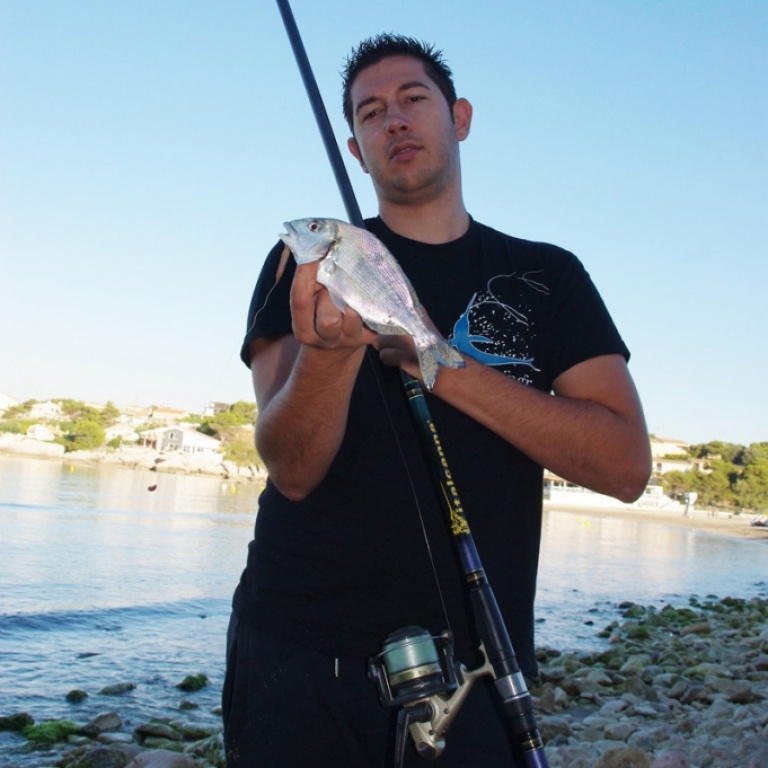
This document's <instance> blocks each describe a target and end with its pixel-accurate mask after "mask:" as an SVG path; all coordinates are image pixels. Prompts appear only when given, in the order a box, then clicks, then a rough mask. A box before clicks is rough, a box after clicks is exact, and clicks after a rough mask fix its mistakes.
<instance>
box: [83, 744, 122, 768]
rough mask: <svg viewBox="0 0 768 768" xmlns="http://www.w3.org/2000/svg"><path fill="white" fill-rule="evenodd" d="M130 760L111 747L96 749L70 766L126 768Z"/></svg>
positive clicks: (90, 750)
mask: <svg viewBox="0 0 768 768" xmlns="http://www.w3.org/2000/svg"><path fill="white" fill-rule="evenodd" d="M128 760H129V758H128V757H127V756H126V755H124V754H122V753H121V752H117V751H115V750H113V749H110V748H109V747H94V748H93V749H89V750H88V751H87V752H86V753H85V754H84V755H83V756H82V757H80V758H79V759H78V760H76V761H75V762H74V763H71V764H70V768H125V766H126V765H127V764H128Z"/></svg>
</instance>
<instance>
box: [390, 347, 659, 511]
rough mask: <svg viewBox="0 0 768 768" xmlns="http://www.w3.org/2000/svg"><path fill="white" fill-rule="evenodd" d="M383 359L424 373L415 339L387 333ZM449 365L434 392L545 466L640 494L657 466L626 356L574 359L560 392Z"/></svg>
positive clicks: (582, 481) (597, 486) (606, 488)
mask: <svg viewBox="0 0 768 768" xmlns="http://www.w3.org/2000/svg"><path fill="white" fill-rule="evenodd" d="M376 346H377V348H379V349H380V351H381V356H382V361H383V362H384V363H386V364H388V365H398V366H400V367H402V368H403V370H405V371H406V372H407V373H409V374H410V375H412V376H419V369H418V364H417V363H416V361H415V357H413V356H412V353H411V349H410V346H411V345H410V344H409V342H408V341H407V340H405V339H402V338H400V337H380V339H379V341H378V342H377V344H376ZM466 363H467V366H466V368H462V369H458V370H452V369H448V368H441V369H440V373H439V374H438V377H437V382H436V384H435V387H434V389H433V394H435V395H437V396H438V397H441V398H442V399H443V400H445V401H446V402H449V403H450V404H451V405H453V406H454V407H456V408H458V409H459V410H460V411H463V412H464V413H466V414H467V415H468V416H471V417H472V418H473V419H475V421H478V422H480V423H481V424H483V425H485V426H486V427H488V428H489V429H491V430H493V431H494V432H496V433H497V434H498V435H500V436H501V437H503V438H504V439H505V440H507V441H508V442H510V443H511V444H512V445H514V446H515V447H516V448H518V449H519V450H521V451H522V452H523V453H525V454H526V455H527V456H529V457H530V458H532V459H533V460H534V461H536V462H537V463H538V464H541V465H542V466H544V467H547V468H548V469H550V470H552V471H553V472H555V473H557V474H558V475H560V476H561V477H563V478H566V479H567V480H570V481H571V482H574V483H577V484H579V485H583V486H585V487H586V488H591V489H592V490H595V491H598V492H600V493H605V494H608V495H610V496H614V497H616V498H618V499H621V500H622V501H632V500H634V499H636V498H637V497H638V496H639V495H640V494H641V493H642V492H643V489H644V488H645V485H646V483H647V482H648V477H649V475H650V470H651V457H650V445H649V441H648V433H647V431H646V427H645V419H644V417H643V411H642V406H641V405H640V400H639V398H638V395H637V391H636V389H635V385H634V383H633V381H632V378H631V376H630V374H629V371H628V369H627V365H626V362H625V361H624V358H623V357H621V356H620V355H604V356H601V357H596V358H592V359H591V360H586V361H584V362H583V363H579V364H578V365H574V366H573V367H572V368H570V369H569V370H567V371H565V372H564V373H563V374H562V375H560V376H559V377H558V378H557V379H556V380H555V382H554V385H553V389H554V392H555V395H549V394H545V393H543V392H541V391H539V390H536V389H533V388H531V387H527V386H525V385H523V384H520V383H519V382H517V381H515V380H513V379H510V378H509V377H507V376H504V375H503V374H501V373H499V372H498V371H495V370H493V369H492V368H489V367H487V366H484V365H481V364H480V363H478V362H476V361H474V360H471V359H468V358H467V359H466Z"/></svg>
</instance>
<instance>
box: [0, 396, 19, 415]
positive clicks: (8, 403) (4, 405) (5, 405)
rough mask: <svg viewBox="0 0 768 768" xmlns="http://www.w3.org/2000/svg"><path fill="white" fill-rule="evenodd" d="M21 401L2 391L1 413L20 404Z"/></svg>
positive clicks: (0, 397)
mask: <svg viewBox="0 0 768 768" xmlns="http://www.w3.org/2000/svg"><path fill="white" fill-rule="evenodd" d="M18 404H19V401H18V400H15V399H14V398H12V397H9V396H8V395H4V394H3V393H2V392H0V414H1V413H5V412H6V411H7V410H8V409H9V408H13V406H14V405H18Z"/></svg>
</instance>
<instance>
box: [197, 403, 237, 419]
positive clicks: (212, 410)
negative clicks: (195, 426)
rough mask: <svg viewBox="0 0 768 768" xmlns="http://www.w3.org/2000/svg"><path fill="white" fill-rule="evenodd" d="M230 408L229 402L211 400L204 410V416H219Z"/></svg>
mask: <svg viewBox="0 0 768 768" xmlns="http://www.w3.org/2000/svg"><path fill="white" fill-rule="evenodd" d="M229 408H230V405H229V403H214V402H210V403H208V405H207V406H206V408H205V410H204V411H203V416H218V415H219V414H220V413H226V412H227V411H229Z"/></svg>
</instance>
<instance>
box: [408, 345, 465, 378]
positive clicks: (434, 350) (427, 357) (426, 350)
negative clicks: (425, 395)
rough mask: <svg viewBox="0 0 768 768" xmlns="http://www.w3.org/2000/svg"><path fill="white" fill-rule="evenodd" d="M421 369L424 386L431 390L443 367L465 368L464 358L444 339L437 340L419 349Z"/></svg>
mask: <svg viewBox="0 0 768 768" xmlns="http://www.w3.org/2000/svg"><path fill="white" fill-rule="evenodd" d="M416 352H417V353H418V356H419V368H421V377H422V379H423V380H424V386H425V387H426V388H427V389H429V390H431V389H432V387H434V386H435V381H436V379H437V372H438V370H439V368H440V366H441V365H444V366H445V367H446V368H463V367H464V366H465V363H464V358H463V357H462V356H461V355H460V354H459V353H458V351H457V350H455V349H454V348H453V347H452V346H451V345H450V344H449V343H448V342H447V341H445V340H444V339H440V338H437V339H435V341H434V342H433V343H432V344H429V345H428V346H426V347H423V348H421V347H417V348H416Z"/></svg>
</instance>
